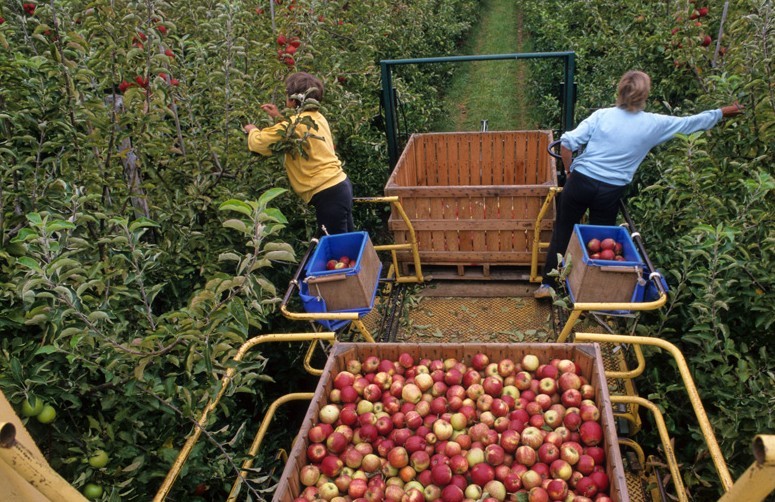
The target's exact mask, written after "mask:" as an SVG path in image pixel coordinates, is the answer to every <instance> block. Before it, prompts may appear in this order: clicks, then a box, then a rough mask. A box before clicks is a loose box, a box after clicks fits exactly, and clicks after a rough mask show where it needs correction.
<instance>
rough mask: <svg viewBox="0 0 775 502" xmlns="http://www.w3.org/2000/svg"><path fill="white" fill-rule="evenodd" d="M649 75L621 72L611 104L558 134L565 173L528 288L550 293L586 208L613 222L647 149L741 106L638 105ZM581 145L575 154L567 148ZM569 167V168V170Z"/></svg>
mask: <svg viewBox="0 0 775 502" xmlns="http://www.w3.org/2000/svg"><path fill="white" fill-rule="evenodd" d="M650 91H651V79H650V78H649V76H648V75H647V74H645V73H643V72H641V71H629V72H627V73H625V74H624V75H623V76H622V78H621V80H619V85H618V87H617V94H616V106H615V107H613V108H604V109H601V110H598V111H596V112H594V113H593V114H592V115H590V116H589V117H588V118H586V119H585V120H584V121H582V122H581V123H580V124H579V125H578V127H576V128H575V129H574V130H572V131H569V132H566V133H565V134H563V135H562V137H561V138H560V143H561V148H560V153H561V155H562V162H563V165H564V166H565V170H566V172H567V174H568V178H567V182H566V184H565V187H564V188H563V191H562V196H561V197H560V203H559V208H558V210H557V220H556V222H555V227H554V232H553V233H552V240H551V243H550V245H549V250H548V252H547V257H546V264H545V265H544V272H543V281H542V284H541V286H540V287H539V288H538V289H537V290H536V291H535V292H534V293H533V296H535V297H536V298H538V299H544V298H551V296H552V289H551V288H552V287H553V286H554V285H555V284H554V278H553V277H549V272H551V271H552V270H554V269H556V268H557V254H558V253H559V254H564V253H565V250H566V248H567V247H568V242H569V241H570V238H571V234H572V232H573V226H574V225H575V224H576V223H578V222H579V221H581V218H582V217H583V216H584V213H586V211H587V210H589V224H590V225H609V226H610V225H614V224H615V223H616V215H617V213H618V211H619V199H620V198H621V197H622V195H623V194H624V192H625V190H626V189H627V185H629V183H630V182H631V181H632V177H633V176H634V175H635V171H636V170H637V169H638V166H639V165H640V163H641V162H642V161H643V159H644V158H645V157H646V155H647V154H648V153H649V151H650V150H651V149H652V148H654V147H655V146H657V145H659V144H660V143H664V142H665V141H667V140H669V139H671V138H674V137H675V135H676V134H679V133H680V134H690V133H693V132H696V131H700V130H707V129H710V128H712V127H713V126H715V125H716V124H717V123H718V121H719V120H721V118H722V117H732V116H735V115H738V114H739V113H741V112H742V110H743V107H742V106H741V105H739V104H737V103H735V104H733V105H729V106H724V107H722V108H720V109H717V110H708V111H705V112H702V113H698V114H697V115H692V116H690V117H671V116H669V115H659V114H656V113H648V112H645V111H643V109H644V108H645V106H646V100H647V99H648V96H649V92H650ZM582 146H585V148H584V152H583V153H581V154H580V155H579V156H578V157H576V158H575V159H574V158H573V152H575V151H577V150H579V149H580V148H581V147H582ZM571 173H572V174H571Z"/></svg>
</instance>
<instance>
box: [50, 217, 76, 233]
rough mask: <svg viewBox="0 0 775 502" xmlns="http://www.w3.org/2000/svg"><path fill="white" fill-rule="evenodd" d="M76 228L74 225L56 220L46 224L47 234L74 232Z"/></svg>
mask: <svg viewBox="0 0 775 502" xmlns="http://www.w3.org/2000/svg"><path fill="white" fill-rule="evenodd" d="M74 228H75V225H74V224H72V223H70V222H69V221H64V220H54V221H51V222H49V223H47V224H46V232H58V231H60V230H64V229H68V230H72V229H74Z"/></svg>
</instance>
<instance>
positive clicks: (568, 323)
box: [557, 309, 582, 343]
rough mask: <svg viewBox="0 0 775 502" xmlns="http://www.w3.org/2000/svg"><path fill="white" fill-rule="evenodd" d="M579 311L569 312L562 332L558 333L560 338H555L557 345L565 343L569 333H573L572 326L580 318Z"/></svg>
mask: <svg viewBox="0 0 775 502" xmlns="http://www.w3.org/2000/svg"><path fill="white" fill-rule="evenodd" d="M581 312H582V311H581V310H578V309H573V310H571V312H570V315H568V320H567V321H566V322H565V326H563V328H562V331H561V332H560V336H558V337H557V343H565V340H567V339H568V336H570V333H571V331H573V325H574V324H576V321H577V320H578V318H579V317H581Z"/></svg>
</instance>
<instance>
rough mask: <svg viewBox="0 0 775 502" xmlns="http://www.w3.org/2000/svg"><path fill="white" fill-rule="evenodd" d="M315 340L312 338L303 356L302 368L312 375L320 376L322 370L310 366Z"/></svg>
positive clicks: (315, 345) (315, 344)
mask: <svg viewBox="0 0 775 502" xmlns="http://www.w3.org/2000/svg"><path fill="white" fill-rule="evenodd" d="M317 345H318V342H317V340H312V342H311V343H310V344H309V347H308V348H307V354H306V355H305V356H304V370H305V371H306V372H307V373H309V374H310V375H312V376H320V375H322V374H323V370H319V369H317V368H313V367H312V355H313V354H314V353H315V347H317Z"/></svg>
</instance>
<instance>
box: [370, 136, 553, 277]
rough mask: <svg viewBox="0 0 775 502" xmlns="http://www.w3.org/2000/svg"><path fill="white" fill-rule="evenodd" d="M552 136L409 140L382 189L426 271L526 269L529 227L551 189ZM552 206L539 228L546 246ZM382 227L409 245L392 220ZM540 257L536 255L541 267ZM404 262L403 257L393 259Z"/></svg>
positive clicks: (542, 257) (408, 257)
mask: <svg viewBox="0 0 775 502" xmlns="http://www.w3.org/2000/svg"><path fill="white" fill-rule="evenodd" d="M551 141H552V132H551V131H505V132H464V133H430V134H414V135H412V137H411V138H410V139H409V143H408V144H407V145H406V148H405V149H404V151H403V153H402V154H401V157H400V158H399V160H398V163H397V164H396V167H395V169H394V170H393V173H392V174H391V176H390V178H389V179H388V182H387V184H386V185H385V195H386V196H398V197H399V199H400V201H401V204H402V206H403V207H404V210H405V211H406V213H407V215H408V217H409V219H410V221H411V222H412V225H413V227H414V229H415V231H416V235H417V240H418V247H419V252H420V261H421V262H422V263H423V264H427V265H494V266H498V265H519V266H527V265H530V263H531V259H532V249H533V238H534V235H533V232H534V229H535V220H536V217H537V216H538V212H539V211H540V209H541V206H542V205H543V203H544V201H545V199H546V196H547V194H548V193H549V189H550V188H551V187H554V186H557V172H556V167H555V162H554V159H553V158H552V157H551V156H550V155H549V153H548V152H547V147H548V145H549V143H551ZM554 214H555V213H554V207H552V208H551V210H550V211H549V212H548V213H547V214H546V216H545V218H544V220H543V221H542V223H541V240H542V241H544V242H548V241H549V240H550V239H551V233H552V228H553V225H554ZM389 228H390V229H391V231H392V232H393V235H394V238H395V240H396V242H397V243H406V242H409V232H408V229H407V227H406V224H405V223H404V222H403V221H402V220H401V219H400V218H399V217H398V216H397V215H396V214H395V213H394V214H392V215H391V217H390V220H389ZM545 257H546V253H545V252H542V253H540V254H539V261H540V262H541V263H543V261H544V260H545ZM399 261H401V262H402V263H409V262H410V261H411V255H410V254H409V253H399Z"/></svg>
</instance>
